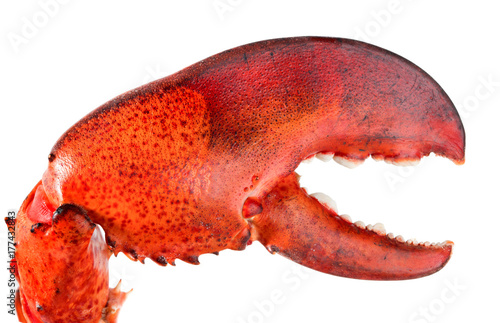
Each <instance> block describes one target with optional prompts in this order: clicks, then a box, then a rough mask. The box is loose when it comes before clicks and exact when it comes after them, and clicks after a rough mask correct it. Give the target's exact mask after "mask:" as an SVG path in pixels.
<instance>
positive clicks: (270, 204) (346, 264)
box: [249, 174, 453, 280]
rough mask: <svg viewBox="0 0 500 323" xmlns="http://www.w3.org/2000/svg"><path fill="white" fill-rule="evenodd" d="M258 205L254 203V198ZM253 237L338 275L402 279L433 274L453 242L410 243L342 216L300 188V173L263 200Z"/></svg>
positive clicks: (445, 259)
mask: <svg viewBox="0 0 500 323" xmlns="http://www.w3.org/2000/svg"><path fill="white" fill-rule="evenodd" d="M253 203H255V201H254V202H253ZM249 222H250V223H251V224H252V239H255V240H258V241H259V242H261V243H262V244H263V245H264V246H266V248H267V249H268V250H269V251H270V252H271V253H279V254H280V255H283V256H285V257H287V258H289V259H291V260H293V261H295V262H297V263H299V264H301V265H304V266H307V267H309V268H312V269H315V270H318V271H321V272H324V273H327V274H332V275H336V276H342V277H349V278H358V279H371V280H400V279H412V278H418V277H422V276H426V275H430V274H432V273H434V272H436V271H438V270H439V269H441V268H442V267H443V266H444V265H445V264H446V263H447V262H448V260H449V258H450V256H451V250H452V246H453V243H452V242H449V241H447V242H444V243H441V244H437V245H433V246H424V245H423V244H422V245H418V244H417V245H415V244H409V243H406V242H404V241H400V240H396V239H395V238H394V237H392V236H388V235H386V234H385V232H384V230H383V229H378V228H375V229H372V230H370V229H368V228H366V227H365V226H362V225H356V224H353V223H351V221H350V220H349V219H348V218H345V217H340V216H339V215H338V214H337V213H336V212H335V210H333V208H331V207H329V206H328V205H327V204H324V203H321V202H319V201H318V200H317V199H315V198H314V197H311V196H309V195H307V193H306V192H305V191H304V189H302V188H301V187H300V186H299V183H298V175H296V174H292V175H290V176H288V177H286V178H284V179H283V180H282V181H281V182H280V183H278V184H277V185H276V186H275V187H274V188H273V189H272V190H271V191H270V192H268V193H267V194H266V195H265V196H264V197H263V199H262V204H261V212H260V213H259V214H258V215H255V216H253V217H251V218H250V219H249Z"/></svg>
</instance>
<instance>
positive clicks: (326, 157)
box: [316, 153, 333, 163]
mask: <svg viewBox="0 0 500 323" xmlns="http://www.w3.org/2000/svg"><path fill="white" fill-rule="evenodd" d="M316 158H318V159H319V160H321V161H322V162H325V163H327V162H329V161H330V160H332V158H333V154H322V153H317V154H316Z"/></svg>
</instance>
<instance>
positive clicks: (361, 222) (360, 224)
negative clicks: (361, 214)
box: [354, 221, 366, 229]
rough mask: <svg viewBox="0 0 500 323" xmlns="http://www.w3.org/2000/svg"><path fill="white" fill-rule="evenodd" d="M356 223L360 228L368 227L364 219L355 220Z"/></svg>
mask: <svg viewBox="0 0 500 323" xmlns="http://www.w3.org/2000/svg"><path fill="white" fill-rule="evenodd" d="M354 225H355V226H357V227H358V228H361V229H366V225H365V223H364V222H363V221H356V222H354Z"/></svg>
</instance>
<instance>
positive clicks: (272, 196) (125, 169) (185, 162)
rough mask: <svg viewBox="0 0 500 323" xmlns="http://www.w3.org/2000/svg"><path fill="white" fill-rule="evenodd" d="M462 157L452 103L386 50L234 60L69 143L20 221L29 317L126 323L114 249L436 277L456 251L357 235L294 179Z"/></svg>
mask: <svg viewBox="0 0 500 323" xmlns="http://www.w3.org/2000/svg"><path fill="white" fill-rule="evenodd" d="M464 150H465V133H464V129H463V126H462V123H461V120H460V117H459V115H458V113H457V111H456V109H455V108H454V106H453V103H452V102H451V100H450V99H449V97H448V96H447V95H446V93H445V92H444V91H443V89H442V88H441V87H440V86H439V85H438V84H437V83H436V82H435V81H434V80H433V79H432V78H431V77H430V76H429V75H427V74H426V73H425V72H424V71H422V70H421V69H420V68H418V67H417V66H415V65H414V64H412V63H411V62H409V61H407V60H405V59H404V58H402V57H399V56H397V55H395V54H393V53H390V52H388V51H386V50H383V49H381V48H378V47H375V46H371V45H368V44H365V43H361V42H357V41H352V40H345V39H336V38H322V37H297V38H288V39H276V40H269V41H263V42H258V43H253V44H248V45H245V46H241V47H238V48H235V49H232V50H228V51H226V52H223V53H220V54H218V55H215V56H213V57H210V58H207V59H206V60H204V61H202V62H199V63H197V64H194V65H192V66H190V67H188V68H186V69H184V70H182V71H180V72H178V73H176V74H173V75H171V76H168V77H166V78H164V79H160V80H157V81H155V82H152V83H149V84H146V85H144V86H142V87H140V88H138V89H135V90H132V91H130V92H127V93H125V94H123V95H121V96H119V97H117V98H115V99H113V100H111V101H109V102H107V103H105V104H104V105H102V106H101V107H99V108H97V109H96V110H94V111H93V112H91V113H90V114H88V115H87V116H86V117H84V118H83V119H81V120H80V121H79V122H78V123H76V124H75V125H74V126H73V127H71V128H70V129H68V131H67V132H66V133H64V134H63V135H62V136H61V138H60V139H59V140H58V141H57V143H56V144H55V145H54V147H53V148H52V151H51V152H50V154H49V165H48V169H47V170H46V172H45V173H44V175H43V178H42V181H41V183H38V184H37V186H36V187H35V189H34V190H33V191H32V192H31V193H30V195H29V196H28V198H27V199H26V200H25V202H24V203H23V206H22V207H21V210H20V212H19V218H18V220H17V222H16V242H17V243H18V249H17V250H16V259H17V261H18V264H19V268H18V271H17V274H18V277H19V279H20V284H21V287H20V290H19V301H18V302H17V303H18V304H20V305H19V306H20V307H21V308H22V312H23V315H24V317H25V319H26V320H27V321H28V322H38V321H40V320H42V319H43V320H45V321H47V322H49V321H60V320H63V321H64V322H81V321H90V322H97V321H98V320H101V319H102V320H103V321H108V322H114V321H116V316H117V315H118V311H119V307H120V306H121V304H122V303H123V301H124V300H125V296H126V295H125V294H124V293H121V292H119V289H113V290H109V288H108V286H107V282H108V278H107V261H108V257H109V256H110V254H111V251H113V252H114V253H115V254H117V253H119V252H123V253H124V254H125V255H127V256H128V257H129V258H131V259H133V260H139V261H141V262H143V261H144V259H146V258H150V259H152V260H153V261H155V262H156V263H158V264H160V265H166V264H167V263H169V264H174V261H175V260H176V259H181V260H183V261H186V262H189V263H192V264H198V263H199V261H198V256H200V255H202V254H206V253H217V252H219V251H221V250H225V249H233V250H243V249H245V247H246V246H247V244H248V243H250V242H252V241H260V242H261V243H262V244H264V245H265V246H266V247H267V249H268V250H269V251H271V252H273V253H275V252H276V253H279V254H281V255H283V256H285V257H288V258H290V259H292V260H293V261H296V262H298V263H300V264H303V265H305V266H308V267H310V268H314V269H316V270H319V271H322V272H326V273H329V274H334V275H339V276H344V277H351V278H361V279H375V280H382V279H383V280H395V279H410V278H417V277H422V276H425V275H429V274H431V273H433V272H436V271H437V270H439V269H440V268H442V267H443V266H444V265H445V264H446V262H447V261H448V259H449V257H450V255H451V251H452V245H453V244H452V243H451V242H444V243H441V244H435V245H430V244H429V245H427V244H416V243H413V242H411V243H410V242H408V243H406V242H404V241H402V240H401V239H399V238H397V237H396V238H394V237H392V236H391V235H385V232H384V229H383V228H381V227H380V226H378V225H376V226H374V227H369V226H366V227H365V226H364V225H361V224H359V223H357V224H356V223H355V224H353V223H351V222H350V220H349V219H348V218H346V217H342V216H338V215H337V213H336V211H335V210H334V209H333V208H332V207H330V206H328V205H327V204H324V203H322V202H321V201H319V200H318V199H317V198H316V197H314V196H309V195H307V193H306V192H305V191H304V190H303V189H301V188H300V186H299V184H298V181H297V176H296V174H295V173H294V170H295V169H296V168H297V166H298V165H299V164H300V162H301V161H303V160H305V159H308V158H310V157H311V156H313V155H317V154H326V155H331V156H334V157H333V158H334V159H335V160H336V161H338V162H340V163H342V164H344V165H348V166H349V165H353V164H357V163H360V162H362V161H363V160H365V159H366V158H368V157H370V156H371V157H373V158H375V159H380V160H382V159H383V160H386V161H389V162H392V163H401V162H403V163H407V162H413V161H416V160H419V159H420V158H422V157H424V156H428V155H429V154H430V153H432V152H433V153H435V154H436V155H439V156H444V157H447V158H449V159H451V160H452V161H454V162H455V163H456V164H462V163H463V162H464ZM54 212H55V213H54ZM94 223H95V224H99V225H100V226H101V227H102V229H103V230H104V231H105V233H106V243H104V241H103V238H102V237H101V236H100V234H99V231H98V230H95V224H94ZM40 231H43V234H41V232H40ZM138 233H140V234H138ZM106 244H107V246H106ZM108 247H109V249H108ZM110 250H111V251H110ZM47 251H48V252H47ZM47 263H52V264H53V266H52V267H51V268H48V267H47V265H46V264H47ZM87 277H94V278H93V279H94V280H93V281H87V280H85V279H87ZM75 284H80V285H81V286H84V287H83V288H82V289H81V290H78V291H77V292H75V291H74V288H70V287H71V286H75ZM68 286H69V287H68ZM58 289H59V290H61V289H64V293H60V294H61V295H59V293H56V291H57V290H58ZM41 290H43V292H40V291H41ZM88 300H92V304H93V305H92V306H91V308H89V309H88V310H86V306H88V303H87V301H88ZM60 303H65V304H66V303H67V304H71V309H72V310H71V311H64V310H65V308H63V309H58V308H56V306H55V304H60ZM37 304H38V305H41V307H40V308H38V307H37V306H38V305H37ZM106 304H108V305H107V306H106ZM101 314H102V315H103V316H102V317H101Z"/></svg>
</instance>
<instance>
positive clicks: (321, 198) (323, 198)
mask: <svg viewBox="0 0 500 323" xmlns="http://www.w3.org/2000/svg"><path fill="white" fill-rule="evenodd" d="M310 196H312V197H314V198H315V199H316V200H318V202H320V203H321V204H323V205H325V206H326V207H327V208H329V209H331V210H333V211H335V213H337V214H338V213H339V210H338V207H337V203H335V201H334V200H333V199H332V198H331V197H329V196H328V195H326V194H324V193H320V192H318V193H313V194H311V195H310Z"/></svg>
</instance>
